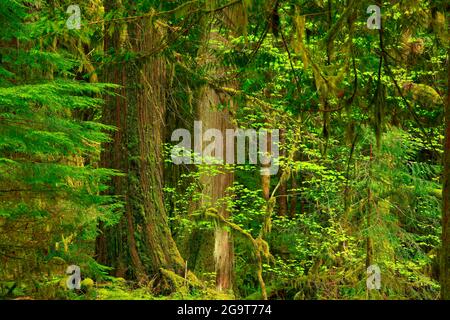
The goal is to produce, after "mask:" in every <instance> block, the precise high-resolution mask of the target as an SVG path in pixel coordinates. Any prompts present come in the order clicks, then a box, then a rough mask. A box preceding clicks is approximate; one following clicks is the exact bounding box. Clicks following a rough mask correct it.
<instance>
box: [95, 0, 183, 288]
mask: <svg viewBox="0 0 450 320" xmlns="http://www.w3.org/2000/svg"><path fill="white" fill-rule="evenodd" d="M120 6H121V4H120V2H119V1H115V2H114V1H105V10H106V12H108V11H110V10H113V9H117V8H119V7H120ZM114 27H115V29H114V32H113V34H112V36H109V35H108V34H109V31H108V30H107V32H105V34H106V37H105V52H108V51H109V50H110V49H112V50H114V52H115V53H116V54H117V53H119V52H120V51H121V49H122V48H124V47H125V46H126V47H127V49H128V48H131V50H132V51H134V52H151V51H152V50H154V49H155V48H156V47H157V46H158V45H159V42H160V39H161V38H162V31H161V30H159V29H158V28H156V27H155V26H154V25H153V24H152V23H151V21H150V20H149V19H141V20H139V21H138V22H134V21H133V22H131V23H130V24H129V25H128V27H127V29H126V30H124V27H123V25H122V27H120V26H118V25H115V26H114ZM125 31H126V33H125ZM125 34H126V35H127V37H125V36H124V35H125ZM124 39H127V40H124ZM165 64H166V61H165V60H164V59H163V58H162V57H150V58H144V59H134V60H132V61H127V62H117V63H116V62H113V63H112V64H111V65H110V66H108V67H107V68H106V70H105V71H104V81H105V82H112V83H116V84H120V85H122V89H120V92H119V93H120V95H121V96H116V97H110V98H108V99H107V103H106V106H105V110H104V121H105V122H106V123H108V124H113V125H115V126H117V127H118V131H117V132H116V133H115V135H114V140H113V142H112V143H111V144H109V145H107V146H105V151H104V153H103V155H102V162H103V165H105V166H106V167H108V168H114V169H117V170H120V171H122V172H124V173H126V175H125V176H124V177H116V178H115V179H114V180H113V182H112V189H111V192H112V194H114V195H123V196H124V201H125V215H124V216H123V217H122V219H121V221H120V223H119V224H118V225H116V226H114V227H112V228H103V234H102V235H101V236H100V237H99V239H98V240H97V252H98V259H99V261H101V262H103V263H105V264H107V265H111V266H112V267H113V268H114V269H115V273H116V274H117V275H125V274H126V275H128V276H131V277H136V278H138V279H140V280H146V279H147V278H148V276H149V275H150V274H155V273H158V272H159V271H160V269H161V268H162V269H167V270H172V271H174V272H175V273H177V274H180V275H182V274H183V272H184V262H183V259H182V257H181V255H180V253H179V251H178V249H177V246H176V244H175V242H174V240H173V238H172V235H171V233H170V229H169V224H168V220H167V213H166V211H165V208H164V202H163V165H162V164H163V159H162V146H163V136H164V120H163V119H164V114H165V106H166V96H165V92H164V90H165V86H166V70H165ZM144 261H145V265H144ZM128 267H131V269H128Z"/></svg>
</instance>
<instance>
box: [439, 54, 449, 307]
mask: <svg viewBox="0 0 450 320" xmlns="http://www.w3.org/2000/svg"><path fill="white" fill-rule="evenodd" d="M447 68H448V71H447V72H448V82H447V101H446V104H445V146H444V152H445V153H444V179H443V180H444V186H443V188H442V200H443V210H442V248H441V268H440V269H441V270H440V277H441V299H443V300H450V90H449V86H450V50H449V51H448V59H447Z"/></svg>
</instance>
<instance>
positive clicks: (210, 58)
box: [198, 32, 234, 291]
mask: <svg viewBox="0 0 450 320" xmlns="http://www.w3.org/2000/svg"><path fill="white" fill-rule="evenodd" d="M214 41H219V42H222V43H226V39H224V38H223V37H222V36H220V35H219V34H218V33H217V32H210V33H209V34H208V35H206V39H205V47H204V48H202V50H201V52H200V55H199V57H200V61H201V63H203V64H205V65H206V64H208V65H211V66H216V65H218V64H219V61H218V58H217V57H216V56H215V54H214V48H215V46H216V45H215V44H214ZM222 73H223V71H222V70H220V69H217V68H215V67H212V70H211V74H213V75H215V76H216V77H219V76H220V75H221V74H222ZM224 100H225V97H223V96H221V95H220V94H219V93H217V92H216V91H215V90H214V89H213V88H210V87H209V86H206V87H204V88H203V89H202V91H201V93H200V97H199V105H198V117H199V120H200V121H202V123H203V132H204V131H206V130H208V129H217V130H219V131H220V132H221V134H222V137H223V142H224V143H223V154H222V155H219V154H214V156H215V157H218V158H221V159H223V161H224V162H225V161H226V154H227V148H226V143H225V137H226V129H232V128H233V125H232V123H231V114H230V111H229V110H227V109H226V108H225V109H224V110H218V107H219V106H220V105H221V104H224V102H229V106H230V108H233V103H232V101H224ZM205 142H206V144H208V145H209V143H210V142H209V141H205ZM198 148H200V149H201V150H203V149H204V146H203V145H201V146H198ZM218 169H219V170H220V171H221V173H220V174H216V175H210V174H208V173H207V174H203V175H202V176H201V177H200V183H201V185H202V195H203V200H202V206H212V207H214V208H215V209H216V210H217V211H218V214H219V215H221V216H223V217H224V218H225V219H228V218H229V212H228V210H227V207H226V204H225V203H220V201H219V200H220V199H222V198H223V197H225V196H226V190H227V189H228V188H229V187H231V186H232V185H233V181H234V174H233V172H230V171H228V170H227V169H225V168H224V167H222V166H220V165H219V166H218ZM204 236H205V237H206V238H210V237H208V235H204ZM205 245H206V246H208V244H205ZM205 245H203V250H205V249H206V248H205ZM213 250H214V270H215V273H216V288H217V290H219V291H229V290H232V287H233V274H234V250H233V240H232V235H231V233H230V232H229V231H227V230H226V229H224V228H223V226H221V225H220V224H218V225H217V226H216V229H215V231H214V248H213ZM204 262H205V261H204Z"/></svg>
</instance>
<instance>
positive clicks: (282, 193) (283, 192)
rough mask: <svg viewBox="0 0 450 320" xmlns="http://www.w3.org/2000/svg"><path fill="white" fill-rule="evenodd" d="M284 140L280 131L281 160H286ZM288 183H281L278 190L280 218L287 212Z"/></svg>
mask: <svg viewBox="0 0 450 320" xmlns="http://www.w3.org/2000/svg"><path fill="white" fill-rule="evenodd" d="M285 140H286V138H285V130H280V156H281V157H282V158H286V143H285V142H286V141H285ZM282 176H283V170H280V173H279V177H280V179H281V177H282ZM287 184H288V181H287V180H285V181H283V182H281V184H280V187H279V189H278V193H279V194H278V206H279V210H278V214H279V215H280V216H283V217H284V216H286V215H287V212H288V196H287V192H288V187H287Z"/></svg>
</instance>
